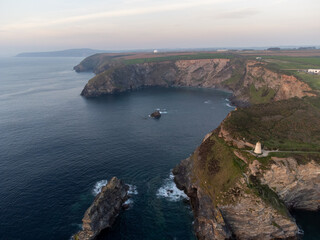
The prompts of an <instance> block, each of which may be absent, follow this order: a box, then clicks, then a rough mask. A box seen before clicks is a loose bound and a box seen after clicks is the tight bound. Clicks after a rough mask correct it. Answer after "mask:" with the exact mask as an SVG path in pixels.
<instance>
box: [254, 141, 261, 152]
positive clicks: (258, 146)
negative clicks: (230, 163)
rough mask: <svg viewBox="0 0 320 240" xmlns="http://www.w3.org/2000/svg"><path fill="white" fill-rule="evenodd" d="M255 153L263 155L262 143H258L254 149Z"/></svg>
mask: <svg viewBox="0 0 320 240" xmlns="http://www.w3.org/2000/svg"><path fill="white" fill-rule="evenodd" d="M254 153H255V154H262V150H261V143H260V142H259V141H258V142H257V143H256V147H255V148H254Z"/></svg>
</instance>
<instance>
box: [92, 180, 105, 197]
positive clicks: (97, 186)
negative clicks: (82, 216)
mask: <svg viewBox="0 0 320 240" xmlns="http://www.w3.org/2000/svg"><path fill="white" fill-rule="evenodd" d="M107 183H108V180H100V181H98V182H96V184H95V185H94V187H93V190H92V194H93V195H94V196H97V195H98V194H99V193H100V192H101V189H102V188H103V187H104V186H105V185H107Z"/></svg>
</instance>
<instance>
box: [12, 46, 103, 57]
mask: <svg viewBox="0 0 320 240" xmlns="http://www.w3.org/2000/svg"><path fill="white" fill-rule="evenodd" d="M106 52H108V51H104V50H95V49H90V48H80V49H67V50H62V51H52V52H26V53H19V54H18V55H17V56H16V57H88V56H90V55H93V54H96V53H106Z"/></svg>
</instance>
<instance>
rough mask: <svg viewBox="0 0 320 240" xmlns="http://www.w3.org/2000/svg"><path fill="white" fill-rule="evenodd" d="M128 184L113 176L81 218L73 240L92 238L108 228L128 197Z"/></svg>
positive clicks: (89, 239)
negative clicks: (78, 230) (79, 227)
mask: <svg viewBox="0 0 320 240" xmlns="http://www.w3.org/2000/svg"><path fill="white" fill-rule="evenodd" d="M128 190H129V187H128V185H126V184H124V183H123V181H121V180H119V179H118V178H116V177H113V178H112V179H111V180H110V181H109V182H108V184H107V185H106V186H104V187H103V188H102V190H101V192H100V193H99V194H98V195H97V196H96V198H95V199H94V201H93V203H92V204H91V206H90V207H89V208H88V209H87V211H86V212H85V214H84V217H83V219H82V231H80V232H78V233H77V234H75V235H74V236H73V239H74V240H92V239H95V237H96V236H97V235H98V234H99V233H100V232H101V231H102V230H103V229H106V228H110V227H111V226H112V224H113V223H114V221H115V219H116V217H117V216H118V214H119V212H120V211H121V208H122V205H123V203H124V202H125V201H126V200H127V199H128Z"/></svg>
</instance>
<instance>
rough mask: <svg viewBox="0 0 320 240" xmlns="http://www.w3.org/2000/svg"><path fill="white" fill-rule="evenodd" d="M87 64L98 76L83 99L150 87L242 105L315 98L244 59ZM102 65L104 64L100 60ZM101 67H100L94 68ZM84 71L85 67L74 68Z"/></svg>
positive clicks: (300, 84) (297, 84) (292, 80)
mask: <svg viewBox="0 0 320 240" xmlns="http://www.w3.org/2000/svg"><path fill="white" fill-rule="evenodd" d="M98 60H99V59H95V62H90V61H89V63H90V64H91V65H92V66H91V65H90V64H89V63H87V65H90V66H91V68H93V69H94V71H95V72H97V73H98V74H97V76H95V77H94V78H92V79H91V80H90V81H89V82H88V83H87V85H86V86H85V88H84V89H83V91H82V93H81V95H83V96H85V97H97V96H101V95H105V94H110V93H115V92H124V91H128V90H134V89H138V88H141V87H147V86H163V87H169V86H193V87H206V88H221V89H228V90H231V91H233V93H234V97H235V99H237V100H239V101H242V102H250V103H261V102H268V101H270V100H282V99H287V98H290V97H303V96H312V95H313V93H311V88H310V87H309V86H308V85H307V84H305V83H303V82H301V81H299V80H298V79H296V78H295V77H294V76H287V75H284V74H278V73H275V72H272V71H270V70H268V69H266V68H265V66H264V65H263V64H261V63H258V62H255V61H246V60H243V59H198V60H177V61H165V62H149V63H140V64H130V65H125V64H121V63H117V62H109V63H107V64H101V63H100V62H99V61H98ZM101 61H102V60H101ZM96 65H98V67H94V66H96ZM75 69H76V70H78V71H81V70H82V69H86V68H85V67H84V66H83V65H81V64H80V65H78V66H76V67H75Z"/></svg>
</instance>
